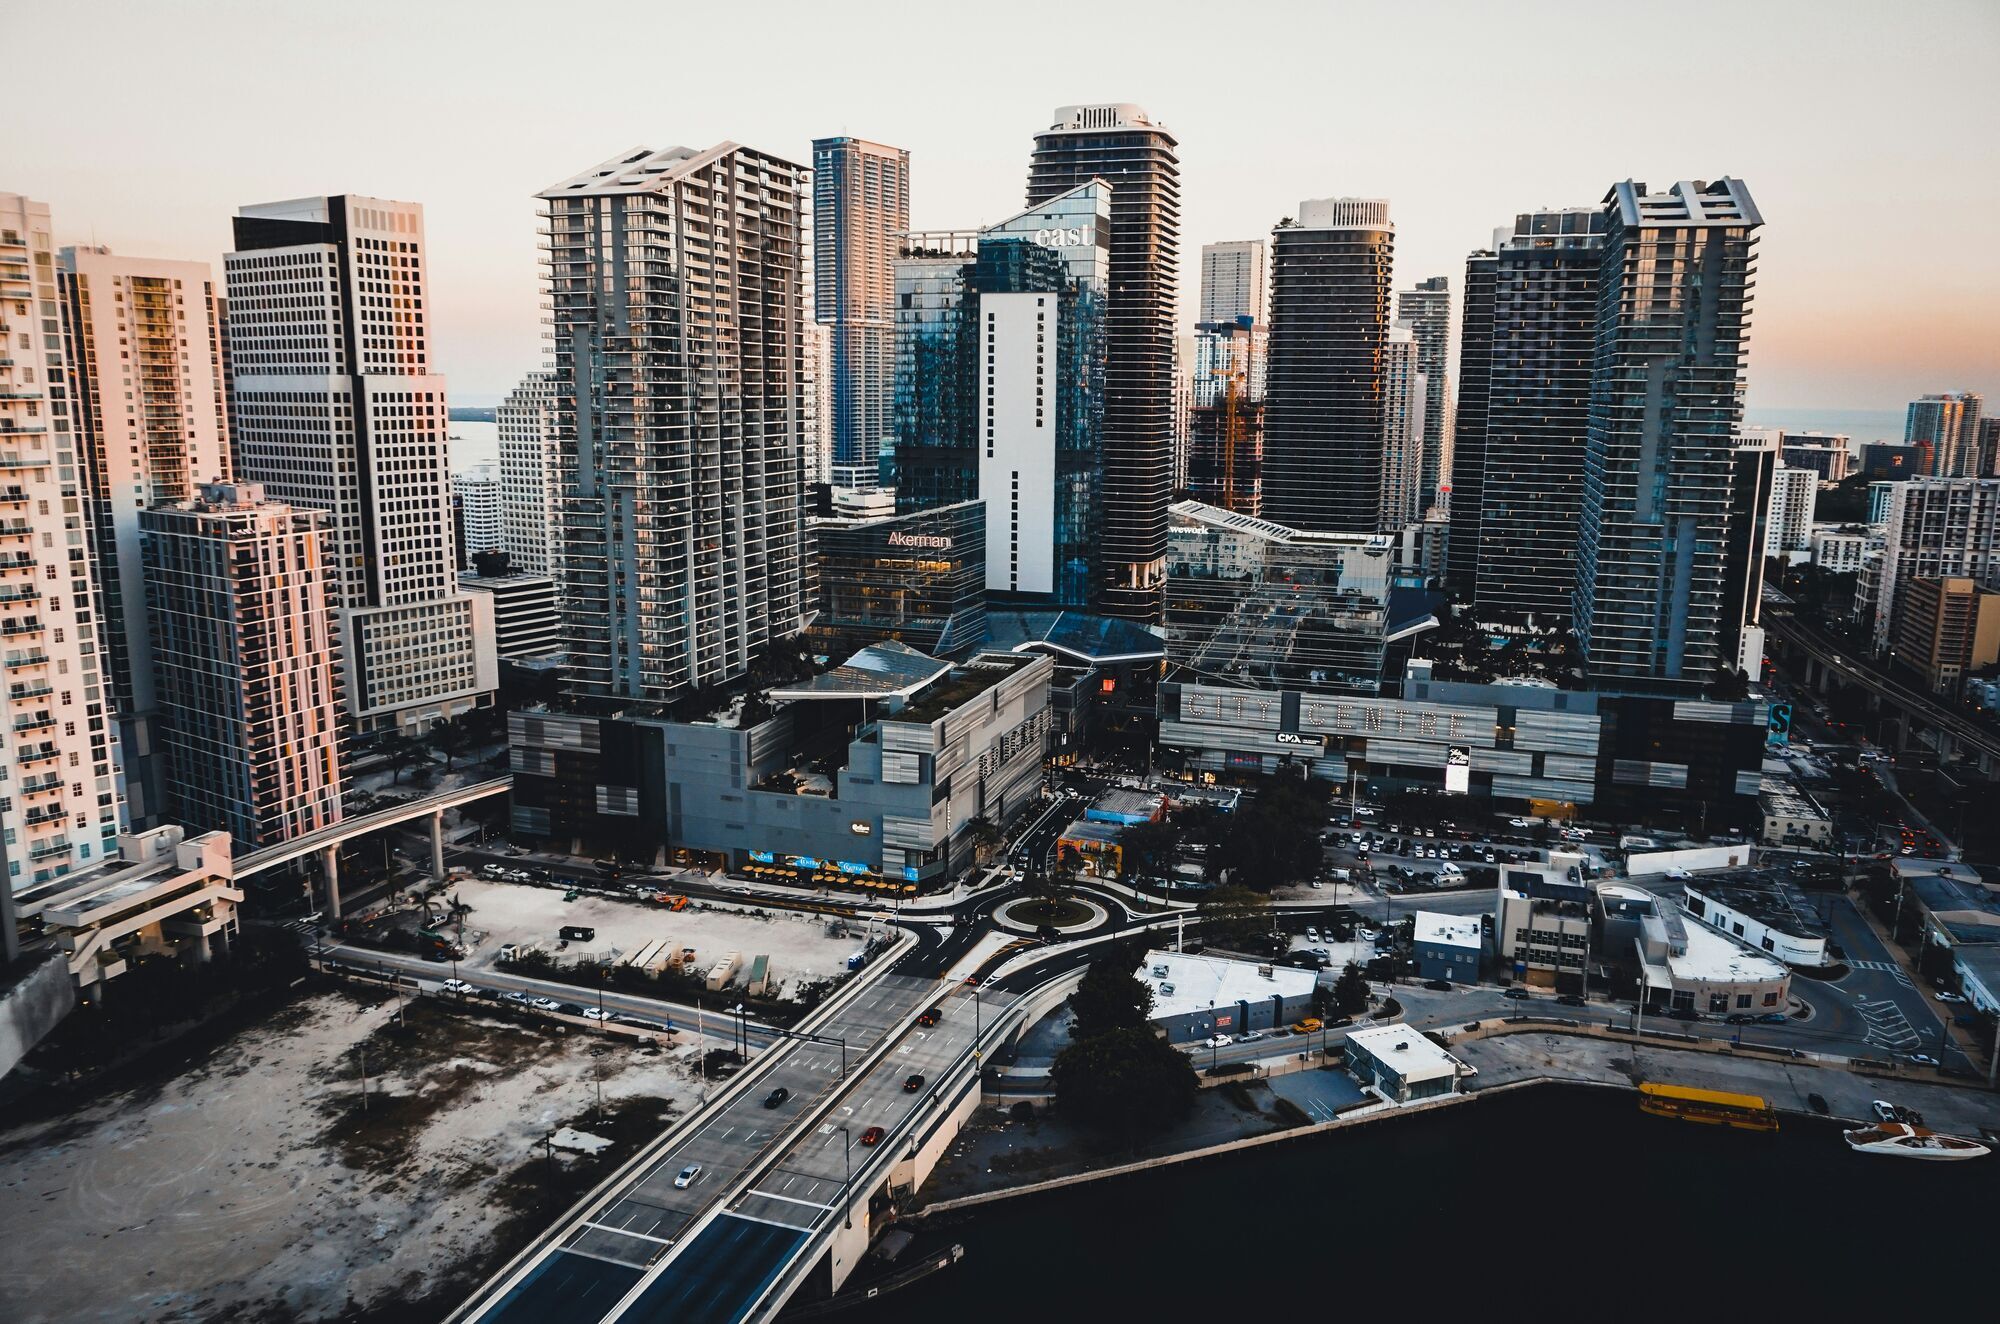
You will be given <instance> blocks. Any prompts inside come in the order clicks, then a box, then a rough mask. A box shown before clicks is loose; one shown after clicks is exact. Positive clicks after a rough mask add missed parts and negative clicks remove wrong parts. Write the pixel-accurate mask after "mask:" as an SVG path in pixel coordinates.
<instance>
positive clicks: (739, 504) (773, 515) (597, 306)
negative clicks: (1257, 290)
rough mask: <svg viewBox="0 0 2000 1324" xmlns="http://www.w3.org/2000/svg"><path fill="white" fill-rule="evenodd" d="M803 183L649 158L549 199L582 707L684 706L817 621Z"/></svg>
mask: <svg viewBox="0 0 2000 1324" xmlns="http://www.w3.org/2000/svg"><path fill="white" fill-rule="evenodd" d="M803 174H804V172H803V168H802V167H800V166H798V165H795V164H793V163H792V162H790V161H786V160H783V159H781V158H779V157H776V156H772V155H770V154H769V153H766V152H760V151H756V150H754V149H752V148H748V147H742V146H739V145H737V144H736V143H727V142H726V143H722V144H719V145H717V146H715V147H711V148H708V149H706V150H703V151H697V150H695V149H692V148H688V147H670V148H666V149H664V150H661V151H654V150H652V149H649V148H642V149H639V150H636V151H632V152H627V153H624V154H623V155H621V156H617V157H614V158H612V159H611V160H609V161H606V162H604V163H603V164H601V165H598V166H593V167H592V168H591V169H589V170H586V171H584V172H583V173H581V174H579V175H577V176H575V177H574V178H572V179H568V180H564V181H563V182H562V183H559V184H556V185H554V186H553V187H551V188H549V189H546V190H544V191H543V192H542V194H541V195H540V197H541V199H542V201H543V202H544V203H545V204H546V206H547V214H548V223H549V241H548V249H549V262H548V280H549V285H548V289H549V296H550V303H551V305H552V312H551V317H552V319H553V338H554V353H555V363H554V368H555V376H556V381H555V406H554V411H553V426H554V428H555V433H556V436H557V437H559V438H561V440H562V445H563V446H564V447H565V448H566V451H569V452H571V453H566V454H565V456H564V460H563V470H564V475H565V495H564V499H563V586H562V609H563V632H564V641H563V642H564V645H565V648H566V650H567V652H568V654H569V662H570V672H569V684H570V687H571V690H572V692H573V693H575V694H576V695H577V696H579V697H582V698H586V699H602V700H607V701H618V700H639V701H642V702H653V703H666V702H671V701H673V700H675V699H677V698H680V697H682V696H684V695H686V694H689V693H691V692H692V691H694V690H697V689H700V688H702V687H705V686H710V685H718V684H725V683H728V682H731V681H734V680H737V679H739V678H741V677H742V676H743V675H745V674H746V673H747V672H748V671H749V670H750V668H751V667H752V666H753V665H754V664H755V663H756V662H757V661H758V659H759V658H760V657H761V656H762V655H763V654H764V653H765V652H766V650H767V649H768V648H769V646H770V645H771V644H773V643H774V642H776V641H778V640H780V639H784V638H787V637H789V636H792V635H795V634H797V633H798V632H799V630H800V629H802V628H803V626H804V624H805V607H806V603H805V592H806V583H805V580H806V576H805V564H804V555H805V545H804V543H805V528H804V520H805V510H804V500H803V495H804V494H803V492H802V490H801V483H802V478H803V470H804V462H803V456H802V453H801V448H802V446H803V444H804V437H803V435H802V434H803V422H802V418H801V403H800V398H799V395H800V388H801V382H800V372H801V360H802V358H803V354H804V312H805V305H804V290H803V287H802V281H803V261H804V240H805V237H804V235H803V234H802V232H801V228H800V227H801V219H802V218H801V214H800V205H801V197H800V193H801V188H802V186H803V183H804V178H803ZM572 454H573V458H572ZM571 474H573V475H574V478H573V486H572V481H571V479H570V475H571ZM572 493H573V494H572Z"/></svg>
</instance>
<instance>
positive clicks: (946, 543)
mask: <svg viewBox="0 0 2000 1324" xmlns="http://www.w3.org/2000/svg"><path fill="white" fill-rule="evenodd" d="M889 545H890V546H891V547H913V548H917V549H920V550H922V551H926V552H948V551H950V550H951V539H950V538H948V537H946V536H945V535H944V534H941V533H904V532H903V531H902V530H900V529H892V530H890V533H889Z"/></svg>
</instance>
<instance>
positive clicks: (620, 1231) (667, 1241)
mask: <svg viewBox="0 0 2000 1324" xmlns="http://www.w3.org/2000/svg"><path fill="white" fill-rule="evenodd" d="M583 1225H584V1226H585V1227H589V1228H596V1229H597V1230H598V1231H599V1232H610V1233H612V1234H614V1235H616V1236H620V1237H636V1238H637V1239H639V1240H640V1241H657V1242H659V1243H660V1244H661V1245H662V1246H671V1245H673V1244H674V1243H673V1241H672V1239H671V1238H668V1237H656V1236H652V1235H650V1234H649V1233H645V1232H634V1231H632V1230H631V1229H630V1228H622V1227H612V1226H611V1225H610V1224H608V1223H593V1222H591V1221H590V1220H589V1219H585V1220H584V1222H583ZM655 1226H658V1224H655Z"/></svg>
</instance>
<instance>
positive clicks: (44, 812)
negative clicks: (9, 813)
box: [25, 804, 64, 827]
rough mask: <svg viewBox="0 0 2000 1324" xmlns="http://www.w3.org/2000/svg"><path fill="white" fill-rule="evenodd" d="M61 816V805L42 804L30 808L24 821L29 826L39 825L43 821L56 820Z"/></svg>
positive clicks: (53, 821)
mask: <svg viewBox="0 0 2000 1324" xmlns="http://www.w3.org/2000/svg"><path fill="white" fill-rule="evenodd" d="M63 816H64V814H63V807H62V806H61V805H59V804H57V805H44V806H41V807H38V808H35V809H30V810H29V811H28V816H27V818H26V820H25V822H26V823H27V825H28V826H29V827H40V826H41V825H42V824H44V823H55V822H58V821H60V820H61V819H62V818H63Z"/></svg>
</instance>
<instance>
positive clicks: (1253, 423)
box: [1187, 317, 1265, 516]
mask: <svg viewBox="0 0 2000 1324" xmlns="http://www.w3.org/2000/svg"><path fill="white" fill-rule="evenodd" d="M1264 340H1265V331H1264V328H1263V327H1262V326H1259V325H1257V324H1256V323H1255V322H1254V321H1253V320H1252V319H1251V318H1248V317H1239V318H1237V319H1235V320H1234V321H1230V322H1203V323H1200V324H1199V325H1197V326H1196V328H1195V336H1194V361H1193V362H1192V363H1191V364H1189V365H1188V371H1189V375H1190V378H1191V386H1192V391H1191V400H1190V404H1189V408H1188V467H1187V486H1188V495H1189V496H1191V497H1192V498H1193V499H1194V500H1196V501H1199V502H1202V503H1203V504H1205V505H1210V506H1219V507H1221V508H1222V509H1224V510H1232V511H1235V512H1236V513H1237V514H1239V515H1251V516H1256V515H1258V514H1259V513H1260V512H1261V509H1262V506H1263V462H1264Z"/></svg>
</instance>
